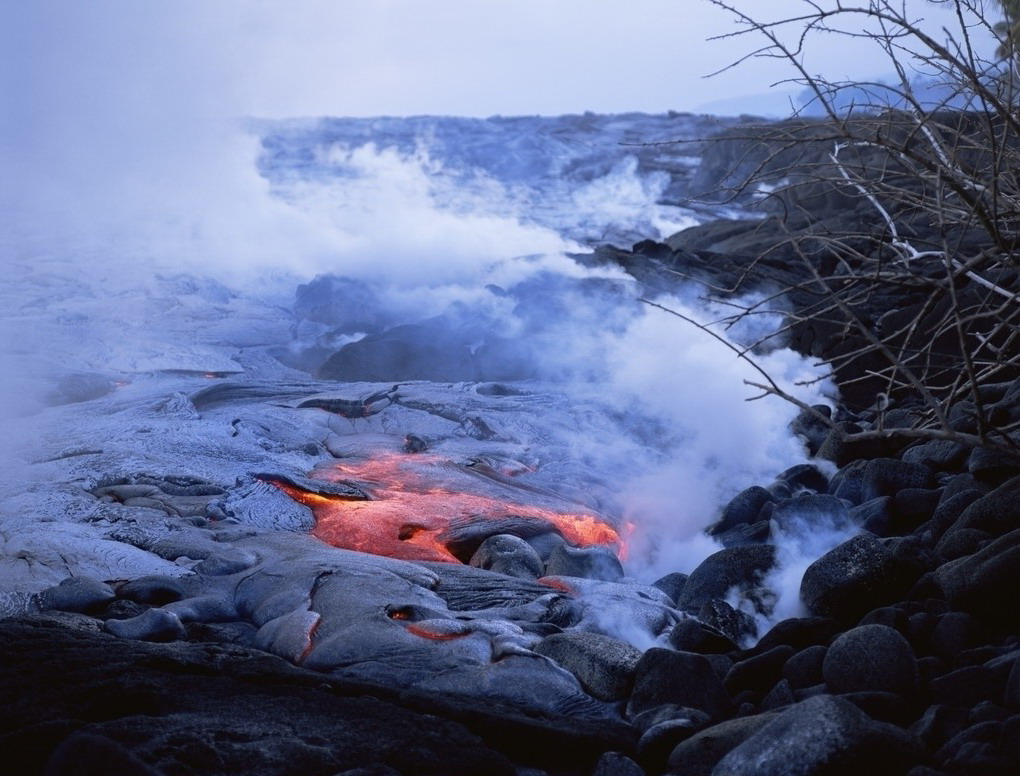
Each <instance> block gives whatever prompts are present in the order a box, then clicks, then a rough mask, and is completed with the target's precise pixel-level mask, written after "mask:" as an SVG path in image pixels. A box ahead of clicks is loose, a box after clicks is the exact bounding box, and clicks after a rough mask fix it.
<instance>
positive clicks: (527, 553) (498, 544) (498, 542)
mask: <svg viewBox="0 0 1020 776" xmlns="http://www.w3.org/2000/svg"><path fill="white" fill-rule="evenodd" d="M469 565H471V566H474V567H475V568H480V569H486V570H487V571H494V572H496V573H497V574H506V575H507V576H508V577H517V578H518V579H538V578H539V577H541V576H542V575H543V574H544V573H545V572H544V569H543V564H542V558H541V557H539V554H538V553H537V552H536V551H535V549H534V548H533V547H532V546H531V545H530V544H528V543H527V542H526V541H524V539H521V538H520V537H518V536H512V535H510V534H497V535H495V536H490V537H489V538H488V539H486V540H485V541H484V542H482V543H481V545H480V546H479V547H478V549H477V550H476V551H475V554H474V555H472V556H471V560H470V562H469Z"/></svg>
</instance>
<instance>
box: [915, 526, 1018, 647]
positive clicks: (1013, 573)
mask: <svg viewBox="0 0 1020 776" xmlns="http://www.w3.org/2000/svg"><path fill="white" fill-rule="evenodd" d="M933 580H934V582H935V584H936V585H937V586H938V588H939V589H940V590H941V592H942V594H943V596H944V597H945V599H946V600H947V601H948V602H949V603H950V605H951V606H952V607H953V608H954V609H960V610H962V611H966V612H970V613H971V614H974V615H976V616H978V617H979V618H981V619H983V620H985V621H987V622H995V623H998V624H999V625H1000V626H1007V627H1008V626H1011V625H1015V624H1016V623H1017V621H1018V619H1020V528H1018V529H1017V530H1015V531H1011V532H1010V533H1008V534H1006V535H1005V536H1002V537H1000V538H998V539H996V540H995V541H994V542H992V543H991V544H988V545H987V546H986V547H984V548H983V549H981V550H980V551H978V552H976V553H974V554H973V555H969V556H967V557H965V558H960V559H958V560H953V561H950V562H948V563H945V564H943V565H942V566H940V567H939V568H938V569H936V570H935V572H934V573H933Z"/></svg>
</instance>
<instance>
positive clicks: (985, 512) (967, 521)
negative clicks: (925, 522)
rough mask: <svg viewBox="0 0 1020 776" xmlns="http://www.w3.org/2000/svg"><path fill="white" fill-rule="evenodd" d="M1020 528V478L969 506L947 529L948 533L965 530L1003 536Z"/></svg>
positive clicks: (1010, 481) (1012, 480) (1006, 483)
mask: <svg viewBox="0 0 1020 776" xmlns="http://www.w3.org/2000/svg"><path fill="white" fill-rule="evenodd" d="M1018 526H1020V477H1014V478H1013V479H1011V480H1009V481H1007V482H1005V483H1003V484H1002V485H1000V486H999V487H997V488H996V489H995V490H993V491H991V492H990V493H988V494H987V495H985V496H982V497H981V498H980V499H976V500H975V501H974V502H973V503H971V504H970V505H969V506H967V507H966V508H965V509H964V510H963V512H961V513H960V516H959V517H958V518H957V519H956V521H954V522H953V523H952V525H951V526H950V527H949V528H948V529H947V533H949V532H951V531H958V530H960V529H964V528H973V529H978V530H981V531H987V532H988V533H990V534H992V535H993V536H1001V535H1002V534H1004V533H1006V532H1007V531H1011V530H1013V529H1014V528H1017V527H1018Z"/></svg>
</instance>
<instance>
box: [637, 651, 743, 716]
mask: <svg viewBox="0 0 1020 776" xmlns="http://www.w3.org/2000/svg"><path fill="white" fill-rule="evenodd" d="M664 703H675V704H677V705H679V706H688V707H690V708H693V709H700V710H701V711H704V712H705V713H706V714H708V715H709V716H711V717H713V718H715V719H719V718H721V717H725V716H726V715H727V714H729V713H731V712H732V710H733V707H732V704H731V703H730V699H729V696H728V695H727V694H726V690H725V688H724V687H723V684H722V681H720V679H719V677H718V676H716V674H715V672H714V671H713V670H712V664H711V663H709V662H708V660H707V659H706V658H705V657H703V656H702V655H695V654H693V653H690V652H673V651H672V650H668V649H659V648H656V647H653V648H652V649H649V650H648V651H647V652H645V653H644V655H642V657H641V660H640V661H639V662H638V664H637V668H636V669H635V676H634V692H633V693H632V694H631V697H630V703H629V704H628V707H627V710H628V714H630V715H634V714H639V713H641V712H642V711H645V710H647V709H650V708H653V707H655V706H659V705H661V704H664Z"/></svg>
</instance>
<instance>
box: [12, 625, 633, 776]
mask: <svg viewBox="0 0 1020 776" xmlns="http://www.w3.org/2000/svg"><path fill="white" fill-rule="evenodd" d="M75 616H78V615H61V617H63V618H73V617H75ZM73 621H74V620H68V622H73ZM0 664H2V665H4V666H14V665H16V666H18V671H16V672H12V671H8V672H5V674H4V678H3V681H2V682H0V741H2V744H3V748H4V757H5V762H6V763H7V764H8V765H10V764H12V763H18V764H19V767H20V770H18V771H16V772H24V773H38V772H40V771H41V770H42V768H43V765H44V764H45V763H46V762H47V761H48V760H49V759H50V758H51V757H52V756H53V754H54V750H55V749H56V748H57V747H58V746H59V745H60V744H61V742H63V741H64V740H65V739H67V738H68V737H69V736H71V735H73V734H75V733H77V732H81V733H82V734H87V735H89V736H98V737H101V738H102V739H104V740H106V741H110V742H113V746H114V747H115V748H116V747H119V749H117V752H122V751H123V750H126V751H127V753H128V755H129V756H130V758H134V759H137V760H140V761H141V762H142V763H144V764H145V765H146V766H148V767H149V768H152V769H155V770H156V771H158V772H160V773H202V774H209V775H210V776H217V775H219V774H223V775H224V776H226V775H227V774H231V775H233V774H239V773H244V774H252V776H256V775H257V776H270V775H274V776H275V775H278V776H286V775H287V774H293V773H315V774H320V773H321V774H334V773H344V772H348V771H355V769H358V768H364V767H365V766H366V764H367V763H372V764H374V766H376V767H378V768H383V767H386V768H390V769H392V771H393V772H395V773H419V774H436V776H455V775H457V774H465V775H467V774H476V775H477V776H490V775H491V776H512V774H514V773H515V772H517V768H515V766H514V765H513V764H512V763H511V761H510V759H509V757H513V758H515V759H516V758H521V760H523V761H526V762H528V763H530V764H532V765H533V766H535V767H538V768H540V769H548V770H551V771H560V770H565V769H581V770H582V771H583V772H590V770H591V769H592V768H593V767H594V765H595V762H596V760H597V759H598V757H599V756H600V755H601V753H602V752H604V751H607V750H616V751H631V750H632V747H633V745H634V743H635V738H636V736H634V734H633V732H632V731H629V729H628V728H627V726H624V725H622V724H620V723H612V722H611V721H610V722H607V721H583V720H577V719H572V718H543V719H536V718H531V717H527V716H525V715H523V714H520V713H519V712H517V711H515V710H514V709H512V708H510V707H505V706H501V705H500V704H498V703H497V702H486V703H482V702H479V701H475V702H472V701H470V700H469V699H454V698H451V697H447V696H443V695H440V694H426V693H418V692H416V691H414V690H402V691H401V690H394V689H392V688H387V687H383V686H379V685H366V684H362V683H353V684H352V683H348V682H346V681H345V680H343V679H342V678H340V677H337V676H327V675H323V674H319V673H316V672H314V671H308V670H305V669H301V668H297V667H295V666H293V665H290V664H289V663H287V662H285V661H283V660H281V659H280V658H276V657H273V656H271V655H267V654H265V653H263V652H257V651H254V650H248V649H244V648H241V647H237V646H230V645H223V644H187V643H175V644H166V645H161V644H148V643H143V642H137V641H121V640H118V639H115V638H113V637H111V636H107V635H105V634H102V633H98V632H93V631H86V630H82V629H76V628H71V627H68V626H67V625H64V624H63V623H62V622H59V621H58V620H57V619H56V618H54V617H53V616H52V615H50V616H36V617H30V618H19V619H8V620H5V621H2V622H0ZM55 666H59V667H60V670H59V671H55V670H54V667H55ZM70 746H71V745H70V744H69V747H70ZM74 746H75V747H77V744H74ZM501 752H505V753H506V754H503V753H501ZM507 755H509V757H508V756H507ZM111 757H112V759H111V760H110V762H109V767H108V768H107V770H105V771H99V772H102V773H114V772H118V773H119V772H120V771H117V770H116V769H117V765H118V763H119V762H125V761H126V760H124V759H123V758H121V759H118V757H119V754H118V755H117V756H111ZM66 761H67V760H66V759H65V760H64V762H66ZM11 772H12V773H13V772H15V771H11ZM57 772H58V773H65V772H72V771H57ZM143 772H144V771H143ZM355 772H356V771H355ZM381 772H385V771H381ZM125 773H130V771H125Z"/></svg>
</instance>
